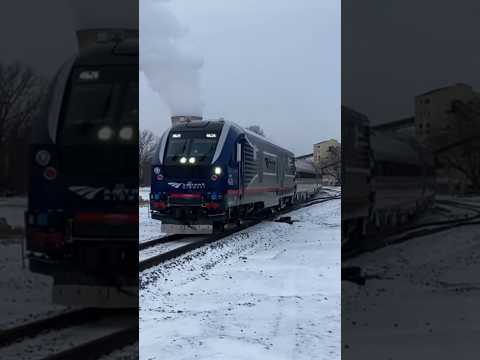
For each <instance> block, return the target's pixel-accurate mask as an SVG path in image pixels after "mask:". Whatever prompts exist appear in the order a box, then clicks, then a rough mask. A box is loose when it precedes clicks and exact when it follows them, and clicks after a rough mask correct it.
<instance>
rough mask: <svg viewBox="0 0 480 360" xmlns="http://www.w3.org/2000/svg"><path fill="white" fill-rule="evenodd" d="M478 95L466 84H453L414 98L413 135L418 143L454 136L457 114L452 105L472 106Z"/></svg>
mask: <svg viewBox="0 0 480 360" xmlns="http://www.w3.org/2000/svg"><path fill="white" fill-rule="evenodd" d="M479 99H480V94H478V93H476V92H475V91H474V90H473V88H472V87H471V86H469V85H466V84H455V85H451V86H446V87H442V88H439V89H435V90H431V91H428V92H426V93H423V94H420V95H417V96H415V134H416V138H417V140H418V141H419V142H420V143H423V144H428V143H431V142H432V141H435V139H439V138H441V137H444V138H445V139H444V140H443V141H448V140H447V138H448V137H451V136H455V134H454V132H455V130H456V129H457V128H458V122H459V120H460V119H459V113H458V111H455V109H454V105H455V104H456V103H460V104H465V105H466V104H472V103H473V102H475V101H478V100H479Z"/></svg>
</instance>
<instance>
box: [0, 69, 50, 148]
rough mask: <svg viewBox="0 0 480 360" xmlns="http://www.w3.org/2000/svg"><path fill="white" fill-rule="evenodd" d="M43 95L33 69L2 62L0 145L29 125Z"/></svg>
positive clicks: (43, 88) (0, 75)
mask: <svg viewBox="0 0 480 360" xmlns="http://www.w3.org/2000/svg"><path fill="white" fill-rule="evenodd" d="M44 95H45V87H44V83H43V81H42V80H41V79H40V78H39V77H37V76H36V75H35V74H34V72H33V71H32V70H31V69H30V68H28V67H26V66H23V65H22V64H20V63H19V62H15V63H12V64H10V65H4V64H1V63H0V145H5V144H6V143H7V142H8V140H9V138H13V137H14V136H15V135H18V134H19V133H20V132H22V131H25V129H26V128H28V127H29V126H30V122H31V120H32V118H33V117H34V116H35V114H36V113H37V111H38V110H39V107H40V105H41V103H42V101H43V99H44Z"/></svg>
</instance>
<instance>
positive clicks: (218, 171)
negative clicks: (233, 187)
mask: <svg viewBox="0 0 480 360" xmlns="http://www.w3.org/2000/svg"><path fill="white" fill-rule="evenodd" d="M213 173H214V174H215V175H221V174H222V168H221V167H220V166H215V167H214V168H213Z"/></svg>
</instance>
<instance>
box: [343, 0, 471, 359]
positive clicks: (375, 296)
mask: <svg viewBox="0 0 480 360" xmlns="http://www.w3.org/2000/svg"><path fill="white" fill-rule="evenodd" d="M479 12H480V6H479V5H478V4H477V3H476V2H474V1H467V0H464V1H460V2H456V3H438V2H435V1H423V2H421V3H418V2H414V1H402V2H400V1H396V2H393V3H392V2H390V3H388V4H386V3H379V2H376V1H367V2H361V3H359V2H355V1H343V2H342V146H343V149H342V180H343V183H342V184H343V192H342V195H343V197H342V257H343V261H342V280H343V281H342V348H343V350H342V357H343V358H345V359H363V358H397V357H400V358H424V357H432V356H435V357H437V358H451V357H454V356H456V357H460V358H470V357H472V356H473V355H472V352H473V350H474V348H475V347H474V343H475V342H474V341H473V340H474V335H473V334H478V331H479V328H478V320H479V317H478V315H477V312H476V311H475V306H474V305H473V304H475V303H477V302H478V300H479V293H478V281H477V279H476V277H475V275H474V274H476V273H478V271H479V270H480V243H479V239H480V223H479V222H478V219H479V216H480V212H479V211H480V197H479V195H480V186H479V180H478V179H479V176H478V175H479V174H480V173H479V171H480V106H479V104H480V93H479V88H480V76H479V73H478V71H476V67H477V65H476V64H477V63H478V60H479V58H480V52H479V50H478V48H477V47H475V46H471V44H472V43H474V42H475V41H476V40H477V36H478V35H477V34H478V22H477V20H476V19H477V16H478V14H479Z"/></svg>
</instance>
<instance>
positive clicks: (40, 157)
mask: <svg viewBox="0 0 480 360" xmlns="http://www.w3.org/2000/svg"><path fill="white" fill-rule="evenodd" d="M51 158H52V157H51V156H50V153H49V152H48V151H47V150H40V151H38V152H37V153H36V154H35V161H36V162H37V164H38V165H40V166H47V165H48V164H49V163H50V159H51Z"/></svg>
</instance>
